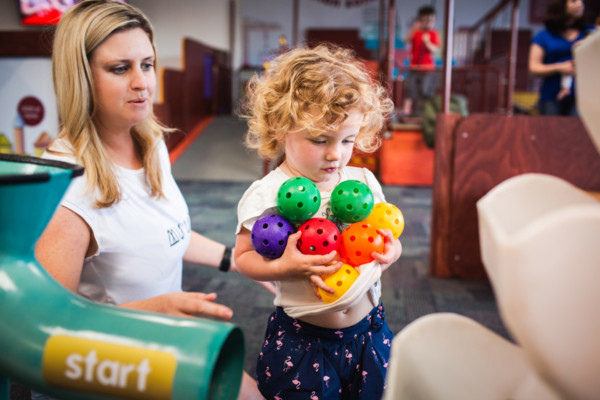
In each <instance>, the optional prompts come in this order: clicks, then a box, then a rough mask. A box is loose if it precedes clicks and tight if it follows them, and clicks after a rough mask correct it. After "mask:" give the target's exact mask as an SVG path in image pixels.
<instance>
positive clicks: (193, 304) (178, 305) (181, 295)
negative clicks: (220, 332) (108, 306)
mask: <svg viewBox="0 0 600 400" xmlns="http://www.w3.org/2000/svg"><path fill="white" fill-rule="evenodd" d="M216 298H217V294H216V293H208V294H206V293H199V292H176V293H167V294H163V295H160V296H156V297H151V298H149V299H146V300H140V301H132V302H129V303H123V304H121V305H120V306H121V307H125V308H131V309H135V310H142V311H152V312H156V313H160V314H166V315H171V316H174V317H195V316H198V315H202V316H206V317H214V318H219V319H224V320H228V319H231V317H232V316H233V311H232V310H231V308H229V307H227V306H224V305H222V304H218V303H215V302H214V301H215V299H216Z"/></svg>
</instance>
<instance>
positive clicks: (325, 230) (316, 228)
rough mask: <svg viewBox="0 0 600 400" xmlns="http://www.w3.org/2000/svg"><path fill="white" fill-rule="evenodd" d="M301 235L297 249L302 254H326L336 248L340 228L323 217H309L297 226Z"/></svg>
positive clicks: (338, 241)
mask: <svg viewBox="0 0 600 400" xmlns="http://www.w3.org/2000/svg"><path fill="white" fill-rule="evenodd" d="M298 230H299V231H300V232H302V237H301V238H300V239H299V240H298V249H299V250H300V251H301V252H302V253H303V254H328V253H330V252H332V251H333V250H337V249H338V245H339V243H340V230H339V229H338V227H337V226H336V224H334V223H333V222H332V221H330V220H328V219H325V218H311V219H309V220H308V221H306V222H305V223H303V224H302V225H300V227H299V228H298Z"/></svg>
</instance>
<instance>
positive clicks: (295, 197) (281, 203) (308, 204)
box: [277, 176, 321, 224]
mask: <svg viewBox="0 0 600 400" xmlns="http://www.w3.org/2000/svg"><path fill="white" fill-rule="evenodd" d="M320 206H321V193H320V192H319V189H318V188H317V185H315V184H314V182H313V181H311V180H310V179H308V178H304V177H300V176H297V177H295V178H290V179H288V180H287V181H285V182H283V184H282V185H281V186H280V187H279V191H278V192H277V210H278V211H279V213H280V214H281V215H282V216H283V217H284V218H286V219H287V220H288V221H290V222H293V223H297V224H301V223H303V222H304V221H306V220H307V219H309V218H311V217H312V216H313V215H315V214H316V213H317V211H318V210H319V207H320Z"/></svg>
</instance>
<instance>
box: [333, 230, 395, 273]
mask: <svg viewBox="0 0 600 400" xmlns="http://www.w3.org/2000/svg"><path fill="white" fill-rule="evenodd" d="M383 248H384V240H383V237H382V236H381V235H380V234H379V233H378V232H377V229H375V228H374V227H372V226H371V225H369V224H366V223H364V222H355V223H354V224H351V225H349V226H348V227H347V228H346V229H344V230H343V231H342V239H341V241H340V256H341V257H342V260H344V262H346V263H348V264H350V265H352V266H354V267H358V266H359V265H362V264H366V263H370V262H371V261H373V256H372V255H371V253H373V252H377V253H383Z"/></svg>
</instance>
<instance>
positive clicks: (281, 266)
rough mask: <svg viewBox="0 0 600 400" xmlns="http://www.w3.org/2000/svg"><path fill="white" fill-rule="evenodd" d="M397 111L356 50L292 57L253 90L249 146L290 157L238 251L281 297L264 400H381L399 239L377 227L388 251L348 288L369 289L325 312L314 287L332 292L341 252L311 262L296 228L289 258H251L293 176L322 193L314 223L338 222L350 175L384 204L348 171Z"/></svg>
mask: <svg viewBox="0 0 600 400" xmlns="http://www.w3.org/2000/svg"><path fill="white" fill-rule="evenodd" d="M392 110H393V103H392V101H391V100H390V99H389V98H388V95H387V92H386V90H385V89H384V88H383V87H382V86H381V85H379V84H378V83H376V82H374V81H372V80H371V78H370V76H369V74H368V72H367V71H366V70H365V69H364V67H363V66H362V64H361V63H360V62H359V61H358V60H357V59H356V58H355V57H354V56H353V54H352V53H351V52H350V51H349V50H345V49H340V48H337V47H327V46H325V45H321V46H318V47H317V48H315V49H307V48H297V49H294V50H292V51H290V52H288V53H286V54H283V55H281V56H279V57H277V58H276V59H275V60H274V61H273V62H272V63H271V65H270V68H269V69H268V70H267V71H265V74H264V75H263V76H260V77H259V76H255V77H253V78H252V80H251V81H250V83H249V86H248V93H247V103H246V112H247V115H246V117H247V118H248V119H249V131H248V134H247V137H246V144H247V146H248V147H250V148H254V149H257V150H258V153H259V154H260V155H261V156H262V157H263V158H266V159H280V160H282V162H281V164H280V165H279V167H277V168H276V169H275V170H273V171H271V172H270V173H269V174H268V175H266V176H265V177H264V178H262V179H261V180H259V181H256V182H254V183H253V184H252V185H251V186H250V188H249V189H248V190H247V191H246V193H245V194H244V195H243V197H242V199H241V200H240V203H239V205H238V226H237V242H236V247H235V260H236V263H237V265H238V267H239V270H240V271H241V272H242V273H244V274H246V275H247V276H249V277H252V278H253V279H256V280H262V281H273V282H275V286H276V290H277V293H276V298H275V301H274V303H275V306H276V310H275V312H274V313H273V314H272V315H271V317H270V319H269V321H268V327H267V332H266V335H265V342H264V345H263V348H262V351H261V353H260V355H259V357H258V361H257V368H256V371H257V372H256V373H257V377H258V383H259V389H260V391H261V393H262V394H263V396H265V397H266V398H267V399H276V398H282V399H286V400H288V399H295V398H303V399H306V398H309V396H316V397H318V398H319V399H332V398H344V399H380V398H381V396H382V394H383V391H384V384H385V375H386V370H387V363H388V359H389V354H390V344H391V340H392V337H393V333H392V332H391V331H390V329H389V327H388V325H387V323H386V321H385V315H384V309H383V305H381V304H380V299H379V298H380V295H381V287H380V286H381V283H380V279H379V278H380V276H381V273H382V272H383V271H385V270H386V269H387V268H389V267H390V265H391V264H392V263H394V262H395V261H396V260H397V259H398V258H399V257H400V254H401V252H402V246H401V244H400V241H399V240H397V239H394V238H393V236H392V233H391V231H389V230H380V231H379V232H380V234H381V235H382V236H383V237H384V242H385V248H384V252H383V254H377V253H373V257H374V259H375V261H373V262H372V263H369V264H364V265H362V266H360V268H359V270H360V275H359V277H358V279H357V281H356V282H355V283H354V285H353V286H352V287H351V289H350V291H351V290H352V289H353V288H354V287H362V288H363V289H362V290H361V291H360V292H358V293H357V292H356V291H355V293H353V295H352V296H350V297H349V298H348V299H347V300H345V301H344V302H343V303H340V302H339V301H336V302H333V303H331V304H325V303H324V302H322V300H321V299H319V297H318V293H317V290H316V288H317V287H319V288H321V289H323V290H326V291H328V292H330V293H333V291H334V290H333V289H332V288H330V287H328V286H327V285H325V283H324V282H323V280H322V278H321V275H325V274H330V273H333V272H335V271H337V270H338V269H339V268H340V266H341V262H340V261H339V258H338V255H337V253H336V252H335V251H333V252H331V253H330V254H327V255H304V254H302V253H301V252H300V251H299V250H298V249H297V247H296V245H297V242H298V239H299V238H300V237H301V233H300V232H296V233H294V234H292V235H290V236H289V238H288V243H287V247H286V249H285V251H284V253H283V255H282V256H281V257H280V258H277V259H267V258H265V257H263V256H261V255H259V254H258V253H257V252H256V251H255V250H254V248H253V246H252V242H251V231H252V227H253V224H254V222H255V221H256V220H257V219H258V218H260V217H261V216H263V215H266V214H271V213H275V212H277V211H276V207H277V200H276V197H277V191H278V189H279V187H280V186H281V184H282V183H284V182H285V181H286V180H288V179H289V178H291V177H296V176H301V177H305V178H308V179H310V180H311V181H313V182H314V183H315V184H316V185H317V187H318V188H319V190H320V194H321V208H320V209H319V211H318V213H317V214H316V215H315V216H314V217H320V218H329V219H334V217H333V215H332V212H331V209H330V202H329V200H330V196H331V191H332V190H333V189H334V187H335V186H337V185H338V184H339V183H340V182H342V181H345V180H349V179H357V180H360V181H362V182H364V183H366V184H367V185H368V186H369V187H370V189H371V191H372V192H373V196H374V200H375V203H379V202H384V201H385V199H384V195H383V192H382V188H381V185H380V184H379V183H378V182H377V179H376V178H375V177H374V176H373V174H372V173H371V172H370V171H369V170H367V169H364V168H356V167H348V166H347V163H348V161H349V160H350V156H351V155H352V151H353V149H354V147H357V148H359V149H361V150H363V151H367V152H368V151H372V150H374V149H375V148H376V147H377V146H378V145H379V143H380V142H379V136H378V134H379V133H380V131H381V130H382V128H383V127H384V124H385V121H386V118H387V116H388V115H389V114H390V113H391V112H392ZM336 222H337V221H336ZM359 281H361V282H360V283H359ZM346 294H348V293H346ZM340 300H342V299H340ZM311 398H312V397H311Z"/></svg>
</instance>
